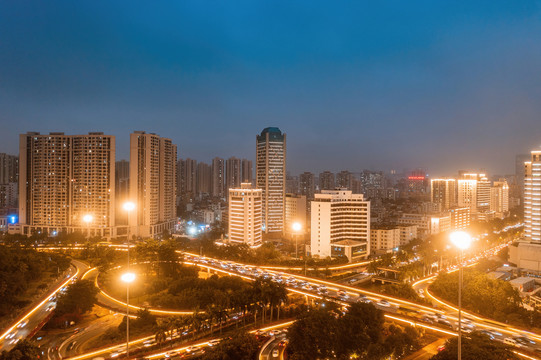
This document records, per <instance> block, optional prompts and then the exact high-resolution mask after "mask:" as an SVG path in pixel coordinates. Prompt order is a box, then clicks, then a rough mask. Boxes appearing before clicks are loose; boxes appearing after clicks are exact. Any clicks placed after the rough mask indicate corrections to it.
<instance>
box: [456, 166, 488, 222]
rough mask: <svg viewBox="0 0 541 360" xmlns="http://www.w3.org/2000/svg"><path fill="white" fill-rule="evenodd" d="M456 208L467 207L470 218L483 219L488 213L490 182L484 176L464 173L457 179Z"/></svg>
mask: <svg viewBox="0 0 541 360" xmlns="http://www.w3.org/2000/svg"><path fill="white" fill-rule="evenodd" d="M457 183H458V206H459V207H469V208H470V214H471V216H474V217H475V218H482V219H485V218H486V215H485V213H488V212H489V211H490V181H489V180H488V178H487V176H486V175H485V174H481V173H480V174H477V173H465V174H463V175H462V177H461V178H460V179H458V182H457Z"/></svg>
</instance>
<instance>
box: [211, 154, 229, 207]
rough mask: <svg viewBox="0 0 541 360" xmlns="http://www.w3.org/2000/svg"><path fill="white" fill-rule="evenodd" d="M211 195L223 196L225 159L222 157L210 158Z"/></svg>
mask: <svg viewBox="0 0 541 360" xmlns="http://www.w3.org/2000/svg"><path fill="white" fill-rule="evenodd" d="M211 171H212V196H214V197H218V198H225V194H226V192H225V161H224V159H222V158H219V157H215V158H214V159H212V170H211Z"/></svg>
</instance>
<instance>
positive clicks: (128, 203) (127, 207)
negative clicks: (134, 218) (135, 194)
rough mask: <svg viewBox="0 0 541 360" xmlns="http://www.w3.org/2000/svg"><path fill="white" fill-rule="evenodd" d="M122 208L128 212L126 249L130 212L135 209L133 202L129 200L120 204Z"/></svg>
mask: <svg viewBox="0 0 541 360" xmlns="http://www.w3.org/2000/svg"><path fill="white" fill-rule="evenodd" d="M122 208H123V209H124V211H125V212H126V213H127V214H128V232H127V234H128V235H127V237H128V250H129V248H130V247H129V245H130V213H131V212H132V211H133V210H134V209H135V203H132V202H131V201H126V202H125V203H124V204H122Z"/></svg>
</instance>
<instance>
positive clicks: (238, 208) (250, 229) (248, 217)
mask: <svg viewBox="0 0 541 360" xmlns="http://www.w3.org/2000/svg"><path fill="white" fill-rule="evenodd" d="M262 205H263V199H262V190H261V189H254V188H252V184H251V183H242V184H241V187H240V188H232V189H229V231H228V234H229V237H228V239H229V241H230V242H232V243H237V244H247V245H249V246H251V247H256V246H259V245H261V243H262V229H261V227H262V220H263V216H262V211H263V208H262Z"/></svg>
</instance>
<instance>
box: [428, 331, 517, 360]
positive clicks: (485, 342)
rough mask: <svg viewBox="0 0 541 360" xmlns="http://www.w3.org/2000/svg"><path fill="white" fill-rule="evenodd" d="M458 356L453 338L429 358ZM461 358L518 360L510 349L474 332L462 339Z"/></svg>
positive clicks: (471, 359)
mask: <svg viewBox="0 0 541 360" xmlns="http://www.w3.org/2000/svg"><path fill="white" fill-rule="evenodd" d="M457 354H458V340H457V338H455V337H453V338H452V339H449V340H447V342H446V343H445V349H444V350H443V351H441V352H439V353H438V354H436V355H434V356H433V357H431V358H430V359H431V360H455V359H456V358H457ZM462 358H463V359H468V360H485V359H491V360H508V359H518V358H517V357H516V356H515V354H514V353H513V351H512V350H511V348H510V347H509V346H508V345H505V344H503V343H501V342H499V341H492V340H490V338H489V337H488V336H486V335H484V334H482V333H479V332H477V331H474V332H473V333H471V334H470V336H469V338H465V337H463V338H462Z"/></svg>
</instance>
